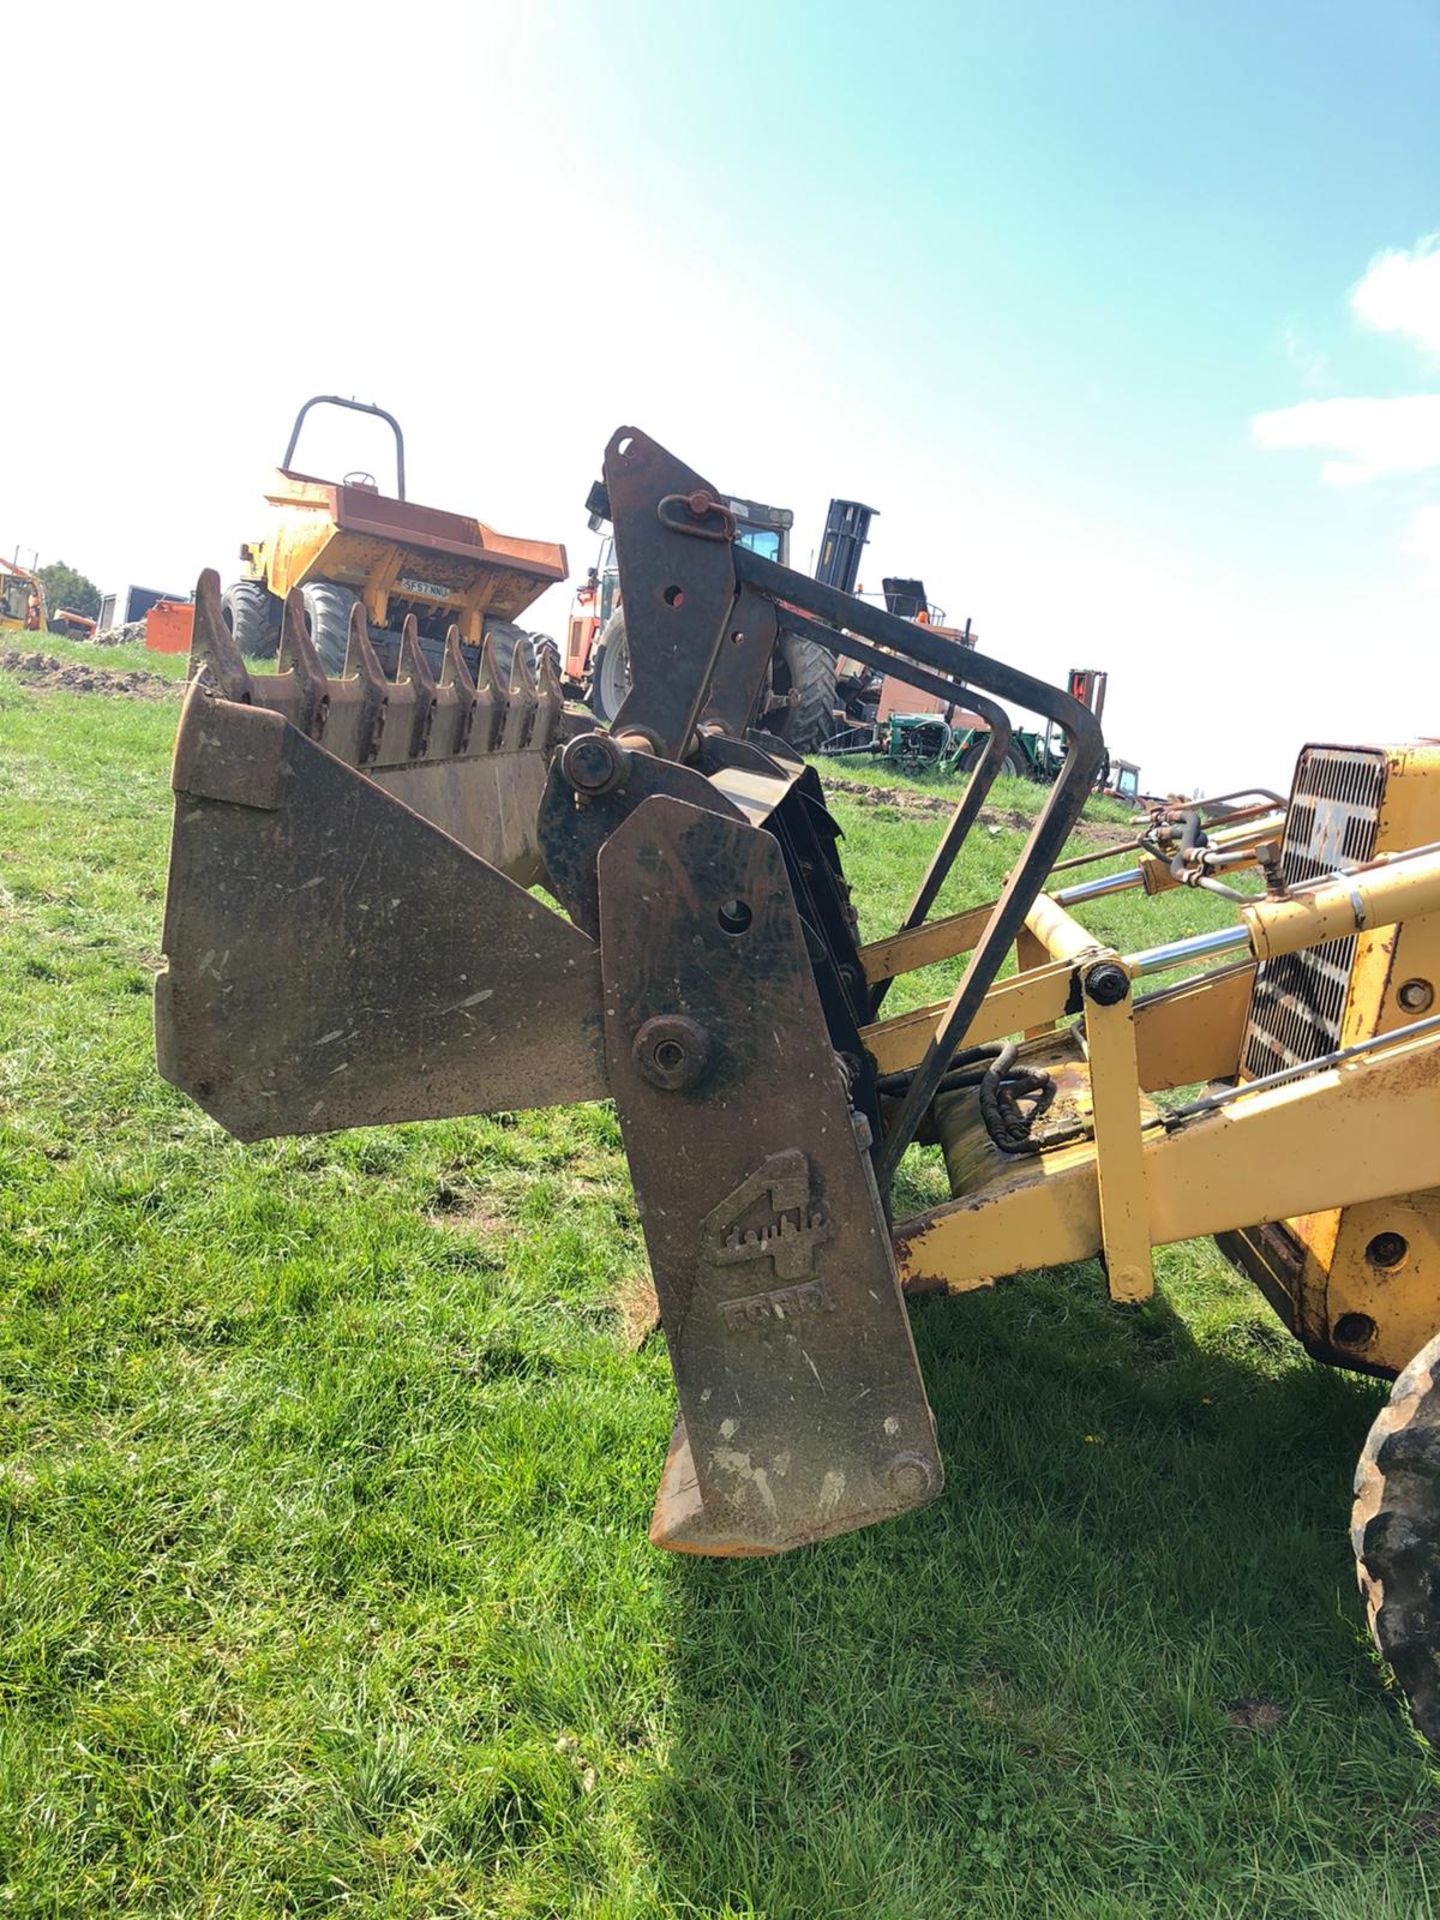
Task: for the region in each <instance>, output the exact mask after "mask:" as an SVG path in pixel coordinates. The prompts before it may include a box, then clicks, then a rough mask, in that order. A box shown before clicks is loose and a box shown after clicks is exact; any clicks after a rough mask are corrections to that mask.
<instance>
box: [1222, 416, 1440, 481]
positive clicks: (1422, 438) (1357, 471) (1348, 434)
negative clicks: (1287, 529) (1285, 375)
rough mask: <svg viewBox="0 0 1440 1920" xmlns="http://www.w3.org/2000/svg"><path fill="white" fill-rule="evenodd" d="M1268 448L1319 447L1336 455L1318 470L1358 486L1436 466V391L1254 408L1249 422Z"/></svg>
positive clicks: (1439, 420) (1439, 432)
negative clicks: (1273, 408)
mask: <svg viewBox="0 0 1440 1920" xmlns="http://www.w3.org/2000/svg"><path fill="white" fill-rule="evenodd" d="M1250 428H1251V432H1252V433H1253V434H1254V436H1255V439H1256V440H1257V442H1258V443H1259V444H1260V445H1261V446H1262V447H1266V448H1269V449H1272V450H1274V449H1293V448H1301V447H1319V448H1323V449H1326V450H1327V451H1330V452H1333V453H1336V454H1339V455H1340V456H1341V457H1340V458H1339V459H1332V460H1327V461H1326V462H1325V463H1324V465H1323V466H1322V467H1321V469H1320V476H1321V478H1322V479H1323V480H1327V481H1329V483H1330V484H1331V486H1335V487H1354V486H1360V485H1362V484H1363V483H1364V482H1365V481H1367V480H1378V479H1380V478H1382V477H1383V476H1385V475H1387V474H1394V473H1425V472H1427V471H1428V470H1429V469H1430V468H1431V467H1440V393H1413V394H1402V395H1400V396H1398V397H1396V398H1394V399H1390V400H1370V399H1354V400H1303V401H1302V402H1301V403H1300V405H1299V406H1298V407H1281V408H1279V409H1278V410H1277V411H1275V412H1273V413H1259V414H1256V416H1255V418H1254V419H1253V420H1252V421H1251V423H1250Z"/></svg>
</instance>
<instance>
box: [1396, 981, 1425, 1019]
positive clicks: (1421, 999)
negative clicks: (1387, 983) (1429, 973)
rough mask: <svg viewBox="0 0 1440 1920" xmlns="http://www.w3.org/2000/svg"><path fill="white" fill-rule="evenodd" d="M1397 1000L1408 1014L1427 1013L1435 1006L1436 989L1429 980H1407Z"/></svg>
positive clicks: (1397, 995)
mask: <svg viewBox="0 0 1440 1920" xmlns="http://www.w3.org/2000/svg"><path fill="white" fill-rule="evenodd" d="M1395 998H1396V999H1397V1000H1398V1001H1399V1002H1400V1004H1401V1006H1402V1007H1403V1008H1404V1009H1405V1011H1406V1013H1426V1012H1428V1010H1429V1009H1430V1008H1431V1007H1432V1006H1433V1005H1434V1004H1435V989H1434V987H1432V986H1431V984H1430V982H1429V981H1428V980H1407V981H1406V982H1405V984H1404V986H1403V987H1401V989H1400V991H1399V992H1398V993H1397V994H1396V996H1395Z"/></svg>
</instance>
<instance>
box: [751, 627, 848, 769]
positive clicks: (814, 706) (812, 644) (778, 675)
mask: <svg viewBox="0 0 1440 1920" xmlns="http://www.w3.org/2000/svg"><path fill="white" fill-rule="evenodd" d="M838 671H839V670H838V668H837V666H836V661H835V656H834V654H833V653H831V651H830V649H829V648H828V647H822V646H821V645H820V643H819V641H818V640H802V639H801V637H800V636H799V634H796V633H787V634H784V635H782V636H781V640H780V644H779V646H778V647H776V649H775V658H774V661H773V663H772V665H771V673H770V680H771V686H772V687H773V689H774V691H775V693H776V694H779V695H784V696H786V697H787V698H788V696H789V695H791V694H792V693H794V694H798V695H799V698H798V699H797V700H796V701H795V702H794V704H793V705H789V706H785V707H782V708H781V709H780V710H779V711H778V712H774V713H771V714H770V715H769V717H768V719H767V722H766V725H767V728H768V730H769V732H771V733H773V734H775V735H776V737H777V738H779V739H781V740H783V741H784V742H785V744H786V746H787V747H791V748H793V749H794V751H795V752H796V753H818V752H819V750H820V748H821V747H823V746H824V744H825V742H826V741H827V740H828V739H829V738H830V736H831V734H832V733H834V731H835V707H836V702H837V698H838V695H837V691H836V679H837V676H838Z"/></svg>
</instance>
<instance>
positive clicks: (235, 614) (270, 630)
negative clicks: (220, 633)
mask: <svg viewBox="0 0 1440 1920" xmlns="http://www.w3.org/2000/svg"><path fill="white" fill-rule="evenodd" d="M281 612H282V608H281V605H280V602H279V600H278V599H277V598H276V597H275V595H274V594H273V593H271V591H270V589H269V588H268V587H267V586H266V585H265V582H264V581H263V580H237V581H236V582H235V584H234V586H233V587H226V589H225V591H224V593H222V594H221V596H220V618H221V619H222V620H223V621H224V622H225V624H226V626H227V627H228V628H229V629H230V632H231V633H232V634H233V635H234V639H235V644H236V646H237V647H238V648H239V649H240V651H241V653H243V654H244V656H245V658H246V659H247V660H273V659H274V658H275V655H276V654H277V653H278V652H279V651H280V615H281Z"/></svg>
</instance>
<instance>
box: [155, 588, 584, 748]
mask: <svg viewBox="0 0 1440 1920" xmlns="http://www.w3.org/2000/svg"><path fill="white" fill-rule="evenodd" d="M466 652H467V649H466V648H465V646H464V643H463V641H462V639H461V636H460V629H459V628H458V626H452V627H451V628H450V630H449V633H448V634H447V635H446V640H445V657H444V660H443V662H442V664H441V666H440V670H439V674H438V676H437V674H436V673H435V672H434V670H433V669H432V668H431V666H430V664H429V662H428V661H427V659H426V657H425V654H424V651H423V649H422V647H421V643H420V636H419V632H418V629H417V627H416V624H415V620H414V617H413V616H411V617H409V618H407V619H406V621H405V624H404V627H403V629H402V632H401V637H400V656H399V665H398V668H397V677H396V679H395V680H394V681H393V682H392V681H390V680H387V679H386V677H385V670H384V668H383V667H382V666H381V665H380V660H379V656H378V655H377V653H376V651H375V647H374V644H373V642H372V641H371V639H370V628H369V624H368V622H367V620H366V617H365V611H364V608H363V607H362V606H361V605H360V604H359V603H358V602H357V603H356V605H355V606H354V607H353V608H352V610H351V615H350V633H349V638H348V643H347V647H346V654H345V670H344V673H343V674H339V675H336V674H328V673H327V672H326V671H325V668H324V666H323V665H322V664H321V661H320V656H319V654H318V653H317V652H316V650H315V643H314V641H313V640H312V639H311V637H310V633H309V630H308V628H307V626H306V620H305V605H304V599H303V597H302V595H301V594H300V592H299V590H298V589H296V590H295V591H292V592H291V593H290V594H289V595H288V596H287V597H286V601H285V610H284V614H283V617H282V621H281V627H280V649H279V658H278V659H277V661H276V663H275V664H276V671H275V672H274V673H273V674H272V673H262V674H255V675H252V674H251V673H250V672H249V671H248V669H247V667H246V663H245V661H244V660H243V659H242V658H241V655H240V651H239V648H238V647H237V646H236V645H235V640H234V636H233V635H232V634H231V632H230V630H229V628H228V627H227V626H226V624H225V619H224V615H223V613H222V610H221V604H220V580H219V576H218V574H216V573H214V572H213V571H210V570H207V571H206V572H205V573H203V574H202V575H201V576H200V581H199V584H198V586H197V587H196V590H195V630H194V641H193V644H192V659H191V677H192V678H203V680H204V682H205V685H206V688H207V689H208V691H210V692H211V693H213V694H218V695H219V696H220V697H221V698H222V699H225V700H234V701H238V702H239V703H241V704H242V705H246V706H257V707H265V708H268V709H269V710H270V711H271V712H272V713H279V714H282V715H283V716H284V717H285V719H286V720H288V721H289V722H290V724H291V725H292V726H293V727H295V728H297V729H298V731H299V732H301V733H303V734H304V735H305V736H306V738H307V739H310V740H314V741H317V742H319V743H321V744H322V745H323V746H324V747H325V750H326V751H327V752H328V753H331V754H333V755H334V756H335V758H336V759H337V760H343V761H344V762H345V763H346V765H347V766H351V767H358V768H361V769H363V770H364V771H365V772H367V773H372V774H377V775H378V774H381V773H385V772H387V771H388V770H389V769H391V768H394V769H403V768H404V767H406V766H413V765H417V764H421V763H423V764H431V765H433V764H435V763H436V762H439V761H446V760H471V759H476V758H480V757H483V756H486V755H491V754H504V755H506V756H511V755H516V754H521V753H539V754H542V755H546V756H548V754H549V753H550V751H551V749H552V748H553V747H554V746H555V744H556V743H557V741H559V740H560V739H561V738H562V737H563V735H564V732H565V696H564V691H563V689H562V688H561V685H560V681H559V679H558V677H557V676H556V672H555V668H554V666H553V664H552V661H551V659H550V656H549V655H548V653H547V654H546V655H545V656H544V657H543V658H542V659H541V661H540V663H539V667H538V670H537V669H535V668H532V667H531V665H530V660H529V656H528V651H527V649H525V648H524V647H522V646H520V645H518V644H517V646H516V648H515V653H514V657H513V659H512V662H511V666H510V673H509V677H508V680H507V678H506V677H505V676H504V675H502V674H501V672H500V669H499V665H498V663H497V661H496V658H495V643H494V640H493V639H492V638H491V636H490V635H489V634H486V636H485V638H484V640H483V642H482V643H481V648H480V658H479V664H478V667H477V668H476V669H475V670H474V672H473V673H472V671H471V669H470V667H469V666H468V665H467V664H466ZM471 657H472V658H473V657H474V656H473V654H472V655H471Z"/></svg>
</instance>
